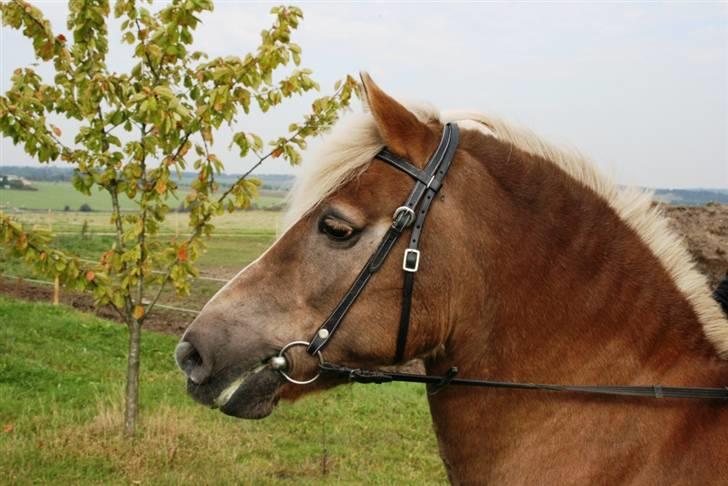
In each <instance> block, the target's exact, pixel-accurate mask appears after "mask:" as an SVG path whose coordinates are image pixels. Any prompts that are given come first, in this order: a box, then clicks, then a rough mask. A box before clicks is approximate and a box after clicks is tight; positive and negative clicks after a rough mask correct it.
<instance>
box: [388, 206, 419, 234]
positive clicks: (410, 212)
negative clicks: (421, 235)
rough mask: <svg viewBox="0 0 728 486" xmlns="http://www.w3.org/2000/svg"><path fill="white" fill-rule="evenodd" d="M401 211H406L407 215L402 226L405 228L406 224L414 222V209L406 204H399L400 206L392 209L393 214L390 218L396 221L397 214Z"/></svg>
mask: <svg viewBox="0 0 728 486" xmlns="http://www.w3.org/2000/svg"><path fill="white" fill-rule="evenodd" d="M401 213H407V216H408V217H407V223H405V225H404V228H406V227H407V226H409V225H411V224H412V223H414V222H415V210H414V209H412V208H409V207H407V206H400V207H398V208H397V209H395V210H394V216H392V218H393V219H394V220H395V221H397V219H398V218H399V215H400V214H401ZM404 228H403V229H404Z"/></svg>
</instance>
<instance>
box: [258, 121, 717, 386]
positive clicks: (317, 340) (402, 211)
mask: <svg viewBox="0 0 728 486" xmlns="http://www.w3.org/2000/svg"><path fill="white" fill-rule="evenodd" d="M457 145H458V127H457V125H456V124H454V123H448V124H446V125H445V128H444V130H443V133H442V138H441V140H440V144H439V145H438V147H437V149H436V150H435V152H434V153H433V154H432V156H431V157H430V159H429V161H428V162H427V164H426V166H425V168H424V169H419V168H418V167H416V166H415V165H413V164H411V163H410V162H408V161H406V160H404V159H401V158H399V157H397V156H396V155H395V154H393V153H392V152H390V151H389V150H388V149H387V148H386V147H385V148H384V149H382V150H381V151H380V152H379V153H378V154H377V156H376V157H377V158H378V159H380V160H382V161H384V162H386V163H388V164H389V165H391V166H392V167H394V168H396V169H399V170H400V171H402V172H404V173H405V174H407V175H409V176H410V177H412V178H413V179H414V180H415V185H414V187H413V188H412V190H411V191H410V193H409V196H408V197H407V200H406V201H405V203H404V204H403V205H402V206H400V207H398V208H397V210H396V211H395V212H394V216H393V221H392V226H391V227H390V228H389V229H388V230H387V232H386V233H385V234H384V237H383V238H382V240H381V242H380V243H379V246H378V247H377V249H376V250H375V251H374V253H373V254H372V256H371V257H370V258H369V260H368V261H367V263H366V264H365V265H364V268H362V270H361V271H360V272H359V275H358V276H357V277H356V279H355V280H354V283H353V284H352V285H351V287H349V290H348V291H347V292H346V293H345V294H344V296H343V297H342V298H341V300H340V301H339V304H338V305H337V306H336V307H335V308H334V310H333V311H332V312H331V314H330V315H329V317H328V318H326V320H325V321H324V322H323V324H321V326H320V327H319V328H318V330H317V331H316V333H315V334H314V335H313V337H312V338H311V340H310V341H293V342H290V343H288V344H286V345H285V346H284V347H283V348H282V349H281V350H280V351H279V352H278V355H276V356H274V357H272V358H271V359H270V361H269V365H270V367H271V368H273V369H274V370H276V371H278V372H279V373H280V375H281V376H282V377H283V378H285V379H286V380H287V381H288V382H290V383H293V384H296V385H307V384H309V383H313V382H314V381H316V380H317V379H318V378H319V377H320V376H321V375H322V374H325V375H327V376H330V377H334V378H345V379H348V380H349V381H354V382H357V383H378V384H380V383H390V382H393V381H403V382H408V383H425V384H428V385H433V389H432V390H430V394H431V395H432V394H435V393H437V392H438V391H440V390H441V389H442V388H443V387H445V386H449V385H462V386H476V387H485V388H507V389H516V390H541V391H551V392H567V393H585V394H597V395H618V396H630V397H643V398H691V399H704V400H707V399H713V400H728V386H727V387H723V388H699V387H674V386H662V385H651V386H613V385H609V386H605V385H549V384H539V383H514V382H509V381H490V380H478V379H473V378H456V375H457V373H458V369H457V368H455V367H454V368H450V370H448V372H447V374H446V375H445V376H433V375H419V374H411V373H391V372H385V371H380V370H365V369H359V368H348V367H345V366H340V365H336V364H333V363H329V362H327V361H326V360H325V359H324V357H323V353H322V351H323V349H324V347H326V345H327V344H328V343H329V340H330V339H331V337H332V336H333V335H334V333H335V332H336V330H337V329H338V328H339V325H340V324H341V322H342V321H343V320H344V317H346V314H347V313H348V312H349V309H350V308H351V306H352V305H353V304H354V302H356V299H357V298H358V297H359V295H360V294H361V292H362V291H363V290H364V287H365V286H366V284H367V283H368V282H369V279H370V278H371V277H372V275H373V274H374V273H375V272H377V271H378V270H379V269H380V268H381V267H382V265H383V264H384V261H385V260H386V258H387V256H388V255H389V253H390V252H391V250H392V248H394V245H395V244H396V243H397V241H398V240H399V237H400V236H401V235H402V234H403V232H404V231H405V230H406V229H407V228H408V227H409V226H411V225H413V226H414V227H413V228H412V232H411V235H410V241H409V244H408V246H407V249H406V250H405V252H404V258H403V260H402V270H403V271H404V283H403V286H402V289H403V292H402V311H401V314H400V322H399V332H398V334H397V344H396V352H395V359H394V362H395V363H399V362H401V361H402V360H403V358H404V351H405V346H406V344H407V331H408V329H409V319H410V309H411V306H412V292H413V288H414V278H415V275H416V273H417V271H418V270H419V266H420V251H419V244H420V239H421V238H420V237H421V235H422V229H423V227H424V223H425V219H426V218H427V214H428V212H429V209H430V205H431V204H432V202H433V201H434V199H435V195H436V194H437V191H438V190H439V189H440V187H441V186H442V183H443V179H444V178H445V175H446V174H447V171H448V169H449V168H450V164H451V163H452V160H453V159H454V158H455V151H456V149H457ZM726 299H727V301H728V298H726ZM295 346H304V347H306V348H307V349H306V351H307V352H308V354H309V355H311V356H314V357H316V358H317V359H318V361H319V366H318V373H317V374H316V375H315V376H314V377H312V378H309V379H307V380H296V379H293V378H291V376H289V375H288V374H287V372H286V371H287V370H288V359H287V358H286V355H285V354H286V351H288V350H289V349H290V348H292V347H295Z"/></svg>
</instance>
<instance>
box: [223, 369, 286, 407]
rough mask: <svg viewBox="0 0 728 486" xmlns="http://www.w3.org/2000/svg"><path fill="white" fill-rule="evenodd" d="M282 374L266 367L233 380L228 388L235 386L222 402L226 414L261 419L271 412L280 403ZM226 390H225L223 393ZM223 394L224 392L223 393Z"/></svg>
mask: <svg viewBox="0 0 728 486" xmlns="http://www.w3.org/2000/svg"><path fill="white" fill-rule="evenodd" d="M281 385H282V383H281V378H280V375H279V374H278V373H277V372H275V371H274V370H272V369H270V368H268V367H266V368H263V369H261V370H259V371H256V372H255V373H252V374H250V375H248V376H246V377H244V378H243V379H242V381H240V379H239V380H235V381H233V382H232V383H231V384H230V385H229V387H228V388H234V389H233V390H231V391H230V392H228V396H225V397H224V403H220V404H219V407H220V411H221V412H222V413H224V414H225V415H230V416H232V417H238V418H243V419H261V418H265V417H267V416H268V415H270V414H271V412H272V411H273V409H274V408H275V406H276V404H277V403H278V399H279V397H278V393H277V392H278V389H279V388H280V387H281ZM224 393H225V391H223V394H224ZM221 395H222V394H221Z"/></svg>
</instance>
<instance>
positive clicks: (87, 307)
mask: <svg viewBox="0 0 728 486" xmlns="http://www.w3.org/2000/svg"><path fill="white" fill-rule="evenodd" d="M0 294H3V295H8V296H11V297H15V298H18V299H24V300H32V301H40V302H51V301H52V299H53V288H52V287H51V286H49V285H41V284H34V283H32V282H28V281H26V280H22V279H9V278H5V277H0ZM60 301H61V303H62V304H66V305H69V306H71V307H73V308H75V309H78V310H80V311H83V312H90V313H93V314H96V315H97V316H99V317H103V318H104V319H109V320H112V321H116V322H122V320H121V318H120V317H119V314H117V313H116V311H115V310H114V309H113V308H112V307H110V306H103V307H96V306H95V305H94V303H93V298H91V296H89V295H86V294H82V293H79V292H69V291H66V290H61V295H60ZM193 318H194V315H193V314H189V313H186V312H177V311H171V310H167V309H156V310H155V311H154V312H152V313H151V314H150V315H149V317H147V319H146V320H145V321H144V328H145V329H149V330H152V331H157V332H161V333H164V334H172V335H175V336H181V335H182V333H183V332H184V330H185V329H186V328H187V325H188V324H189V323H190V322H192V319H193Z"/></svg>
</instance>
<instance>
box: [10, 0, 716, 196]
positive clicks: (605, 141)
mask: <svg viewBox="0 0 728 486" xmlns="http://www.w3.org/2000/svg"><path fill="white" fill-rule="evenodd" d="M32 3H33V4H34V5H36V6H39V7H40V8H41V9H42V10H43V11H44V12H45V14H46V16H47V18H49V19H50V20H51V23H52V25H53V28H54V30H55V31H56V33H64V31H65V30H66V29H65V16H66V13H67V6H66V3H65V2H57V1H49V0H35V1H33V2H32ZM296 4H297V5H298V6H300V7H301V8H302V9H303V11H304V21H303V23H302V25H301V26H300V29H299V30H298V31H297V32H296V33H295V34H294V42H296V43H298V44H299V45H300V46H301V47H302V48H303V66H305V67H308V68H311V69H313V71H314V78H315V79H316V80H318V81H319V83H320V84H321V93H319V94H314V95H310V96H305V97H303V98H300V99H297V100H296V101H294V102H292V103H288V104H285V105H284V106H283V107H282V108H280V109H279V110H278V111H277V112H275V113H273V114H272V115H271V114H268V115H265V116H263V115H261V114H259V113H256V114H254V115H253V116H250V117H246V118H244V119H243V120H242V121H241V122H240V124H239V125H238V126H237V127H236V128H237V130H240V129H246V130H253V131H255V132H256V133H259V134H260V135H262V136H264V138H269V139H270V138H273V137H275V136H277V135H281V134H285V133H286V130H287V127H288V125H289V124H290V123H291V122H295V121H298V120H300V119H301V117H302V115H303V114H305V113H307V112H308V111H309V109H310V102H311V100H312V99H313V98H315V97H317V96H320V95H321V94H326V93H329V92H331V91H332V90H333V84H334V82H335V81H336V80H337V79H340V78H342V77H343V76H345V75H346V74H356V73H358V72H359V71H361V70H365V71H368V72H369V73H370V74H371V75H372V77H373V78H374V80H375V81H376V82H377V83H378V84H379V85H380V86H381V87H382V88H383V89H384V90H385V91H387V92H389V93H390V94H391V95H393V96H394V97H395V98H398V99H401V100H404V101H426V102H429V103H432V104H433V105H435V106H436V107H438V108H440V109H443V110H448V109H467V110H474V111H480V112H484V113H489V114H496V115H499V116H501V117H503V118H505V119H507V120H510V121H512V122H515V123H518V124H520V125H524V126H527V127H529V128H531V129H533V130H535V131H536V132H537V133H539V134H541V135H542V136H543V137H544V138H545V139H546V140H549V141H552V142H555V143H559V144H563V145H566V146H569V147H573V148H577V149H579V150H580V151H581V152H582V153H584V154H586V155H588V156H589V157H590V158H591V159H592V160H593V161H594V162H595V163H596V164H597V165H598V166H599V167H600V168H601V169H602V171H603V172H605V173H607V174H608V175H610V176H611V177H613V178H614V179H615V180H616V181H617V182H618V183H620V184H625V185H640V186H646V187H670V188H690V187H693V188H694V187H704V188H728V3H726V2H722V3H719V2H702V3H701V2H685V3H679V2H671V3H637V2H630V3H625V2H619V3H574V2H563V3H559V2H550V3H516V2H508V3H505V2H492V3H476V2H458V3H454V2H428V3H423V2H418V3H413V2H387V3H373V2H297V3H296ZM155 5H159V3H156V2H155ZM273 5H274V4H272V3H265V2H254V3H251V2H242V1H231V0H217V1H216V2H215V11H214V12H213V13H209V14H206V15H204V16H203V25H202V26H201V27H200V28H199V29H198V31H197V34H196V36H195V39H196V43H195V45H194V47H195V48H196V49H200V50H204V51H208V52H209V53H210V54H211V55H213V56H214V55H244V54H245V53H246V52H249V51H251V50H253V49H254V48H255V47H256V46H257V44H258V40H259V33H260V31H261V30H262V29H263V28H265V27H267V26H268V25H270V23H271V21H272V16H271V15H270V13H269V11H270V8H271V7H272V6H273ZM117 26H118V24H117V23H114V22H112V24H111V25H110V31H111V32H112V37H111V38H112V42H111V46H112V47H111V52H110V58H109V64H110V66H111V67H112V69H116V70H121V69H127V68H128V67H129V66H130V65H131V61H130V58H129V51H128V49H127V47H126V46H123V45H122V44H121V43H120V42H119V36H118V34H117V32H116V31H118V28H117ZM67 37H69V38H70V36H68V35H67ZM32 60H33V57H32V49H31V45H30V42H29V41H28V40H27V39H25V38H23V37H22V35H21V34H19V33H18V32H16V31H13V30H11V29H9V28H7V27H2V28H0V89H2V91H3V92H4V91H5V89H7V87H8V86H9V81H10V76H11V73H12V71H13V70H14V69H15V68H17V67H21V66H26V65H28V64H29V63H30V62H32ZM39 71H40V72H41V73H50V71H49V70H48V69H47V68H45V67H44V66H40V67H39ZM354 110H355V111H359V110H361V108H360V104H359V103H358V102H356V103H355V106H354ZM60 126H61V128H62V129H64V132H66V131H69V132H72V130H69V129H70V128H73V127H72V126H71V125H68V124H67V123H66V124H64V123H61V124H60ZM232 131H234V130H233V129H225V130H224V133H223V134H222V136H220V137H219V138H218V142H217V145H218V147H217V151H218V153H220V154H221V155H223V156H224V157H222V158H223V160H224V162H225V164H226V171H227V172H242V171H244V170H246V168H248V167H250V165H251V164H252V163H253V160H252V159H248V160H241V159H240V158H239V157H238V155H236V154H235V153H234V152H227V150H226V148H225V147H227V144H228V143H229V135H230V133H232ZM64 136H65V133H64ZM318 143H320V142H318ZM312 145H313V146H314V147H315V145H316V143H314V144H312ZM304 163H305V155H304ZM32 164H34V162H33V161H32V160H31V159H29V158H28V156H26V155H25V154H24V153H23V151H22V150H21V149H20V148H18V147H14V146H13V145H12V143H11V142H10V141H9V140H6V139H1V140H0V166H2V165H32ZM297 170H300V169H297V168H291V167H289V166H287V165H286V164H285V162H283V161H280V160H271V161H270V162H269V163H267V165H265V166H263V167H261V169H260V173H296V171H297Z"/></svg>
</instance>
